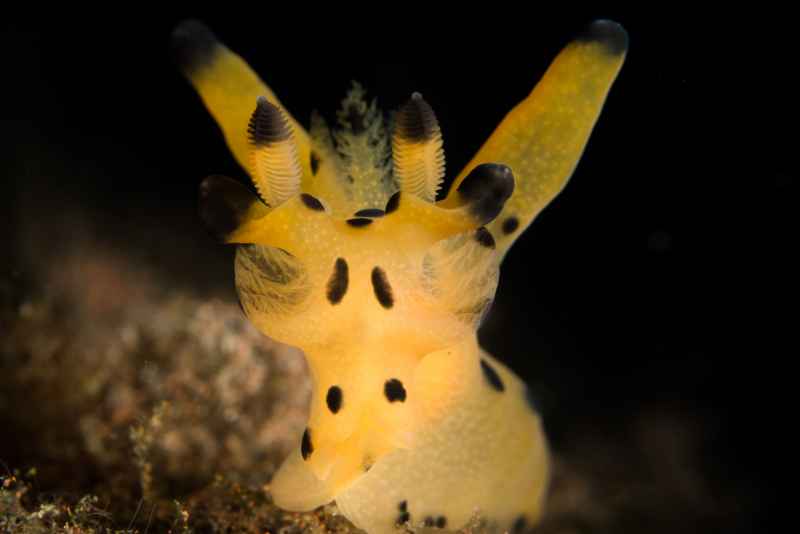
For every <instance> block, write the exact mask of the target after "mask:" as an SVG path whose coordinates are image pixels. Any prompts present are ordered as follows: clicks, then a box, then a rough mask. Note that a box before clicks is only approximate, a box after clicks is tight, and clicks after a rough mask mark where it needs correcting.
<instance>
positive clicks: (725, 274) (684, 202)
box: [0, 6, 797, 491]
mask: <svg viewBox="0 0 800 534" xmlns="http://www.w3.org/2000/svg"><path fill="white" fill-rule="evenodd" d="M529 8H530V6H527V7H526V8H525V9H523V8H519V10H518V11H516V12H515V11H509V10H501V9H498V10H496V11H492V12H491V13H489V14H487V16H486V17H483V16H482V15H481V17H477V18H474V19H470V20H465V21H461V20H457V19H452V20H449V21H448V20H444V21H442V22H439V23H434V22H433V21H429V20H428V18H427V15H425V14H423V13H418V14H411V15H410V16H409V17H408V18H407V19H406V18H402V20H400V19H398V22H399V23H398V24H397V26H396V27H395V26H391V27H390V26H388V25H386V21H385V20H384V18H385V17H384V16H382V15H378V14H376V15H375V17H374V20H373V21H372V22H361V21H359V22H356V21H355V20H351V21H348V22H346V23H341V22H339V23H336V24H333V23H332V22H325V23H324V24H321V23H319V22H317V23H316V25H315V24H314V23H313V20H318V19H321V18H324V17H322V16H321V15H315V16H313V17H312V16H311V14H305V15H303V16H302V17H300V16H297V15H294V16H292V17H289V18H286V19H283V18H281V17H282V16H279V15H278V14H277V13H269V12H268V13H253V14H251V15H250V14H244V15H243V16H240V17H233V16H230V15H222V14H220V13H204V14H203V13H201V14H197V13H180V14H177V15H176V16H170V15H167V14H163V16H159V17H151V16H144V15H141V16H137V15H133V14H130V13H103V14H102V16H103V17H105V19H103V21H102V22H100V21H97V22H95V21H92V20H90V19H88V18H86V19H81V20H80V21H74V20H73V21H69V22H64V23H60V24H57V23H54V22H52V21H51V22H50V23H42V24H40V23H39V22H35V21H34V20H33V19H31V20H28V21H22V22H21V23H20V24H17V23H14V22H13V21H7V22H6V23H5V24H6V25H5V27H4V29H3V32H2V47H1V49H2V50H4V67H3V71H2V72H3V74H2V86H3V87H2V91H3V93H4V96H3V98H2V114H3V116H2V119H3V125H2V129H1V130H0V136H2V137H0V139H1V140H2V148H1V149H0V150H2V154H3V157H2V163H1V164H2V167H0V170H1V171H2V174H3V178H2V180H3V202H4V203H7V206H5V207H4V208H3V212H4V213H3V217H4V219H5V220H6V221H7V223H4V224H3V231H4V232H7V233H8V235H7V240H10V241H9V242H10V243H11V245H10V246H9V249H8V250H11V251H12V258H13V257H14V256H13V251H14V250H17V249H19V248H24V243H23V241H24V240H25V239H26V235H27V234H25V233H24V232H22V231H21V230H20V228H21V227H22V226H23V224H22V221H25V220H30V219H35V218H37V217H41V218H43V219H45V220H50V221H53V222H52V226H53V233H52V236H53V242H52V243H48V244H47V246H45V249H47V250H51V251H52V250H57V249H58V248H59V247H68V246H69V242H70V236H71V235H72V232H73V229H72V228H71V227H70V226H69V225H68V224H59V215H60V213H61V212H62V210H64V211H68V210H72V209H80V210H83V211H85V212H87V213H89V215H88V220H89V226H90V227H91V228H92V230H91V231H92V232H93V233H95V234H96V235H97V236H99V238H101V239H102V242H103V243H105V245H106V246H109V247H119V248H120V249H122V250H125V249H131V250H137V251H139V252H140V254H141V257H144V258H146V259H147V260H148V261H152V262H153V263H155V264H156V265H157V266H158V267H159V268H161V269H163V270H164V271H165V272H167V273H169V274H172V275H175V279H176V284H185V285H187V286H189V287H190V288H192V289H195V290H197V291H206V292H209V294H212V293H214V294H216V293H215V292H217V289H216V288H217V287H220V288H222V289H220V290H219V291H221V292H222V294H223V295H224V296H225V297H226V298H231V299H233V298H234V295H233V291H232V268H231V267H232V264H231V263H230V257H231V251H230V250H228V249H225V248H224V247H220V246H218V245H216V244H215V243H214V242H213V241H212V239H211V238H210V237H208V236H207V235H206V234H205V233H204V232H203V230H202V229H201V228H200V227H199V220H198V218H197V216H196V188H197V185H198V183H199V182H200V180H201V179H202V178H203V177H204V176H207V175H209V174H214V173H221V174H227V175H230V176H236V177H240V178H241V177H243V176H244V173H243V172H242V171H241V170H240V169H239V168H238V167H237V165H236V163H235V161H234V160H233V158H232V157H231V156H230V155H229V153H228V152H227V148H226V146H225V144H224V142H223V140H222V138H221V135H220V134H219V132H218V130H217V129H216V126H215V125H214V123H213V121H212V119H211V118H210V116H209V115H208V114H207V113H206V111H205V110H204V108H203V106H202V104H201V103H200V101H199V99H198V98H197V97H196V95H195V93H194V92H193V90H192V89H191V87H190V86H189V85H188V83H187V82H186V81H185V80H184V79H183V78H182V77H181V75H180V74H179V73H178V71H177V69H176V68H175V67H174V65H173V64H172V63H171V61H170V58H169V54H168V40H169V34H170V32H171V30H172V28H174V26H175V25H176V24H177V22H178V21H179V20H180V19H181V18H184V17H186V16H196V17H199V18H201V19H202V20H204V21H205V22H206V23H208V24H209V25H210V26H211V27H212V29H213V30H214V31H215V33H216V34H217V35H218V36H219V38H220V39H221V40H222V41H224V42H225V43H226V44H228V46H229V47H230V48H232V49H233V50H235V51H237V52H239V53H240V54H241V55H243V56H244V57H245V59H247V61H248V62H249V63H250V64H251V65H252V66H253V67H254V69H255V70H256V71H258V72H259V73H260V74H261V75H262V77H263V78H264V79H265V81H266V82H267V83H269V84H270V85H271V87H272V88H273V89H274V90H275V92H276V93H277V94H278V95H279V96H280V97H281V99H282V101H283V103H284V104H285V105H286V106H287V107H288V109H290V110H291V111H292V113H293V114H294V116H295V117H297V118H298V119H299V120H300V122H301V123H305V124H307V123H308V118H309V116H310V112H311V110H312V109H318V110H320V111H321V112H322V113H323V115H325V116H326V118H328V119H329V121H330V120H331V119H332V118H333V117H334V111H335V109H336V108H337V106H338V102H339V100H340V99H341V98H342V97H343V96H344V93H345V91H346V90H347V88H348V87H349V83H350V80H358V81H360V82H361V83H362V84H364V85H365V87H366V88H367V90H368V92H369V94H370V95H371V96H376V97H377V98H378V103H379V105H380V106H381V107H383V108H384V109H391V108H395V107H397V106H399V105H400V104H401V103H402V102H403V101H404V100H405V99H406V98H408V96H409V95H410V94H411V92H413V91H420V92H421V93H422V94H423V95H424V96H425V98H426V100H428V101H429V102H430V103H431V105H432V106H433V108H434V109H435V111H436V113H437V116H438V119H439V122H440V125H441V127H442V131H443V134H444V139H445V151H446V155H447V162H448V164H447V167H448V178H449V179H452V178H453V176H454V175H455V174H456V173H457V172H458V171H459V170H460V168H461V166H463V165H464V164H465V163H466V162H467V161H468V160H469V158H470V157H471V155H472V154H473V153H474V151H475V150H477V148H478V147H479V146H480V144H481V143H482V141H483V140H484V139H485V138H486V137H487V136H488V135H489V133H490V132H491V131H492V130H493V128H494V127H495V126H496V124H497V123H498V122H499V121H500V119H501V118H502V117H503V115H504V114H505V113H506V112H507V111H508V110H509V109H510V108H511V107H512V106H513V105H514V104H515V103H516V102H518V101H519V100H520V99H522V98H523V97H524V96H525V95H527V93H528V92H529V91H530V89H531V88H532V87H533V85H534V84H535V82H536V81H537V80H538V79H539V78H540V76H541V75H542V73H543V72H544V70H545V69H546V67H547V65H548V64H549V62H550V61H551V60H552V59H553V57H554V56H555V55H556V54H557V52H558V51H559V50H560V48H561V47H562V46H563V45H565V44H566V43H567V42H568V41H569V39H570V38H571V36H572V35H573V34H574V33H576V32H577V31H579V30H580V29H581V28H582V27H583V26H584V25H585V24H587V23H588V22H590V21H591V20H593V19H595V18H598V17H607V18H612V19H614V20H617V21H619V22H621V23H622V24H623V25H624V26H625V27H626V28H627V30H628V32H629V34H630V51H629V54H628V58H627V61H626V64H625V65H624V67H623V69H622V71H621V74H620V76H619V78H618V80H617V82H616V84H615V85H614V86H613V88H612V90H611V93H610V96H609V98H608V101H607V104H606V107H605V109H604V111H603V113H602V115H601V117H600V120H599V122H598V124H597V126H596V128H595V130H594V133H593V134H592V137H591V140H590V142H589V144H588V147H587V150H586V152H585V154H584V156H583V158H582V160H581V162H580V164H579V166H578V168H577V170H576V172H575V174H574V175H573V177H572V180H571V181H570V183H569V185H568V186H567V187H566V189H565V190H564V192H563V193H562V194H561V195H560V196H559V197H558V198H557V199H556V200H555V201H554V203H553V204H552V205H551V206H550V207H548V208H547V209H546V210H545V211H544V212H543V213H542V214H541V215H540V216H539V218H538V219H537V220H536V221H535V222H534V224H533V225H532V226H531V227H530V228H529V230H528V231H527V232H526V233H525V235H524V236H523V237H522V238H521V239H520V240H519V241H518V242H517V244H516V245H515V247H514V248H513V249H512V251H511V252H510V254H509V255H508V256H507V258H506V261H505V263H504V265H503V271H502V277H501V282H500V289H499V291H498V294H497V299H496V302H495V307H494V310H493V314H492V315H491V317H490V319H489V320H488V322H487V324H486V325H485V327H484V329H483V330H482V332H481V339H482V341H483V343H484V345H485V346H486V347H487V348H488V349H489V350H490V351H491V352H493V353H495V354H496V355H498V356H499V357H500V358H501V359H502V360H504V361H506V362H507V363H509V365H510V366H511V367H513V368H514V369H515V370H517V371H519V372H520V374H522V375H523V376H524V377H525V378H526V380H528V381H529V382H530V383H532V384H533V385H534V386H535V387H536V388H537V391H538V392H539V395H540V398H541V399H540V400H541V402H542V404H543V406H544V409H545V414H546V417H547V419H546V420H547V423H548V426H549V427H550V432H551V435H552V436H553V439H554V441H555V443H556V446H558V444H559V440H560V439H562V437H563V436H562V434H561V430H562V429H563V426H564V423H563V421H574V420H590V421H602V422H603V424H604V425H606V426H607V427H613V426H614V425H616V424H622V423H621V422H624V421H625V420H626V417H627V416H629V415H630V414H632V413H634V412H637V411H639V410H641V409H642V407H643V406H648V405H668V406H670V407H672V408H674V409H677V410H680V411H683V412H685V413H687V414H697V415H698V417H701V418H702V420H703V421H704V424H705V425H708V426H709V427H710V429H711V430H710V432H711V435H712V436H713V439H712V440H711V441H710V442H709V443H708V450H707V451H706V454H707V457H708V468H709V470H711V471H714V472H715V473H716V476H719V477H722V478H721V480H737V481H747V483H748V484H750V483H752V484H757V483H761V482H763V478H764V477H765V476H766V473H767V472H769V470H770V469H771V468H769V467H767V465H766V464H767V461H766V460H765V456H767V457H770V456H773V457H779V455H778V454H777V452H776V453H775V455H772V454H767V455H765V454H764V453H763V450H762V448H761V446H762V445H766V446H767V447H769V448H770V450H771V449H772V447H777V444H778V443H781V442H783V441H784V439H785V436H784V433H785V432H786V430H785V428H786V423H785V421H786V419H784V418H783V417H782V416H780V415H779V413H778V411H779V409H780V408H781V406H785V405H786V403H787V402H788V401H787V399H788V397H789V395H790V393H788V392H789V391H790V390H789V389H787V387H788V385H787V383H790V382H791V378H789V375H788V369H789V367H788V366H787V363H788V362H789V361H790V360H791V359H792V351H791V349H790V346H789V345H785V344H782V338H781V337H780V336H779V335H778V334H779V333H781V332H782V331H784V330H785V329H787V328H788V327H791V326H794V324H795V322H796V321H795V320H794V319H796V312H795V311H794V310H795V305H794V301H793V300H791V297H790V288H791V284H790V283H789V281H790V280H791V279H792V278H793V277H794V273H795V271H794V270H793V269H792V267H791V266H790V263H789V259H790V257H791V256H792V254H793V251H794V249H796V243H797V239H796V234H795V231H794V226H793V225H794V219H795V213H796V209H797V164H796V159H795V154H796V148H795V144H796V141H797V135H796V124H797V120H796V118H797V109H796V107H797V106H796V84H795V83H794V82H793V81H790V80H791V69H792V64H795V63H796V62H795V61H794V60H793V59H792V58H793V56H794V52H795V51H796V45H793V44H792V42H791V37H790V35H791V33H790V32H787V31H784V30H782V29H781V18H782V17H781V16H780V14H773V15H770V16H768V17H766V16H765V17H763V18H761V19H759V18H756V16H755V15H754V14H752V13H748V14H743V15H742V16H741V17H738V18H737V17H728V18H724V19H723V18H721V17H718V18H715V17H707V18H703V19H702V20H701V19H698V17H697V16H696V14H693V13H688V12H687V13H673V14H670V13H663V14H660V15H659V16H652V17H642V16H640V15H634V14H631V13H626V12H613V11H612V12H602V11H598V12H579V11H577V10H576V11H574V12H573V11H570V12H565V13H562V14H561V15H560V16H558V17H551V16H549V15H544V14H542V15H539V16H535V15H531V14H528V13H527V11H526V10H527V9H529ZM473 15H475V14H473ZM98 16H100V15H98ZM392 16H393V17H394V16H395V15H392ZM375 21H379V22H375ZM379 24H380V25H379ZM74 231H75V232H78V231H79V229H75V230H74ZM80 231H85V228H81V229H80ZM187 257H191V258H190V259H188V260H187V259H186V258H187ZM45 258H46V256H45V257H43V258H42V261H46V259H45ZM176 258H178V259H176ZM4 267H10V268H13V269H16V270H20V269H22V270H24V269H26V268H28V267H27V266H26V264H25V261H24V260H20V259H12V261H10V262H8V263H7V265H6V266H4ZM784 369H786V371H787V372H784V371H783V370H784ZM721 491H724V489H721Z"/></svg>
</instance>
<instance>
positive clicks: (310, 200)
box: [300, 193, 325, 211]
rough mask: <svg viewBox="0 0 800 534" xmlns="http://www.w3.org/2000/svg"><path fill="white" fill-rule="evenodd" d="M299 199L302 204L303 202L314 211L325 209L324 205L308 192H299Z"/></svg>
mask: <svg viewBox="0 0 800 534" xmlns="http://www.w3.org/2000/svg"><path fill="white" fill-rule="evenodd" d="M300 200H302V201H303V204H305V205H306V207H307V208H308V209H311V210H314V211H325V206H323V205H322V202H320V201H319V199H317V198H316V197H312V196H311V195H309V194H308V193H303V194H301V195H300Z"/></svg>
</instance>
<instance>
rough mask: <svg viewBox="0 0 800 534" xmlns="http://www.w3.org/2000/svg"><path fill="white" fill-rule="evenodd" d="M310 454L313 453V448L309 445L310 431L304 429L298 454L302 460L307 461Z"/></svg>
mask: <svg viewBox="0 0 800 534" xmlns="http://www.w3.org/2000/svg"><path fill="white" fill-rule="evenodd" d="M312 452H314V446H313V445H312V444H311V431H310V430H309V429H308V428H306V430H305V432H303V441H301V442H300V454H301V455H302V456H303V460H308V457H309V456H311V453H312Z"/></svg>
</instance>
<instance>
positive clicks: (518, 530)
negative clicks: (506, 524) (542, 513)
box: [511, 515, 528, 534]
mask: <svg viewBox="0 0 800 534" xmlns="http://www.w3.org/2000/svg"><path fill="white" fill-rule="evenodd" d="M527 526H528V520H527V519H525V516H524V515H521V516H519V517H518V518H517V519H516V520H515V521H514V524H513V525H512V526H511V534H522V533H523V532H525V528H526V527H527Z"/></svg>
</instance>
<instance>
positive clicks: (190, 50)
mask: <svg viewBox="0 0 800 534" xmlns="http://www.w3.org/2000/svg"><path fill="white" fill-rule="evenodd" d="M218 46H219V41H217V37H216V35H214V33H213V32H212V31H211V30H209V29H208V26H206V25H205V24H203V23H202V22H200V21H199V20H184V21H183V22H181V23H180V24H178V26H177V27H176V28H175V29H174V30H173V31H172V39H171V40H170V53H171V55H172V59H173V61H175V63H176V64H177V65H178V66H179V67H180V69H181V70H182V71H183V72H185V73H187V74H190V73H192V72H194V71H196V70H197V69H201V68H203V67H205V66H207V65H208V64H209V63H211V61H212V59H213V57H214V50H215V49H216V48H217V47H218Z"/></svg>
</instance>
